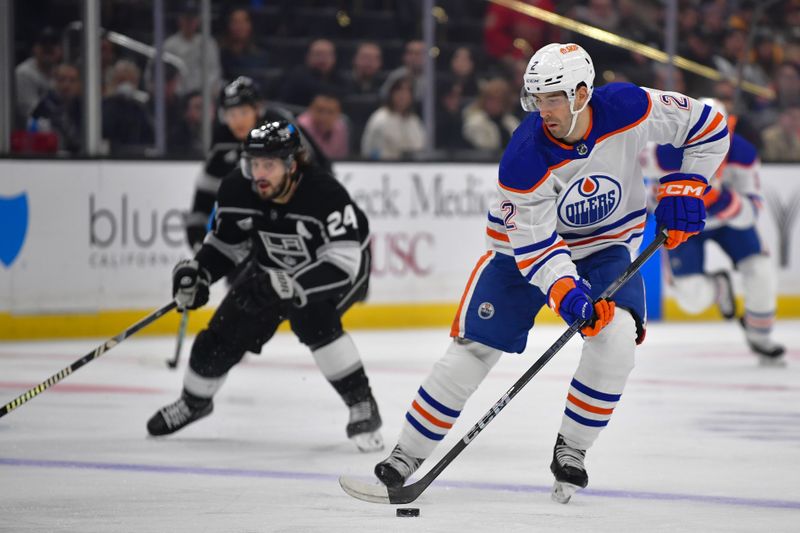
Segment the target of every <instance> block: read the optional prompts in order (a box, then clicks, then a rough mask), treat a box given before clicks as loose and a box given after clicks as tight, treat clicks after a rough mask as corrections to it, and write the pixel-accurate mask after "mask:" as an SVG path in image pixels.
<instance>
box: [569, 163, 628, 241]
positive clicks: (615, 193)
mask: <svg viewBox="0 0 800 533" xmlns="http://www.w3.org/2000/svg"><path fill="white" fill-rule="evenodd" d="M621 197H622V189H621V187H620V185H619V183H618V182H617V181H616V180H615V179H613V178H611V177H610V176H604V175H602V174H593V175H591V176H585V177H583V178H580V179H578V180H576V181H575V182H574V183H572V184H571V185H570V186H569V188H568V189H567V192H566V193H564V196H563V197H562V199H561V201H560V202H559V204H558V217H559V218H560V219H561V221H562V222H563V223H564V224H566V225H567V226H570V227H573V228H581V227H585V226H591V225H593V224H597V223H598V222H600V221H602V220H605V219H606V218H608V217H610V216H611V214H612V213H614V211H616V209H617V206H618V205H619V203H620V199H621Z"/></svg>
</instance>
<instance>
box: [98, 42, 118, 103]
mask: <svg viewBox="0 0 800 533" xmlns="http://www.w3.org/2000/svg"><path fill="white" fill-rule="evenodd" d="M117 59H118V57H117V50H116V48H115V47H114V43H112V42H111V41H110V40H109V39H108V36H107V35H105V34H103V35H102V37H100V72H102V75H101V78H100V83H102V85H103V96H106V95H107V94H108V93H109V91H110V89H109V88H110V87H111V78H112V77H113V71H114V63H116V62H117Z"/></svg>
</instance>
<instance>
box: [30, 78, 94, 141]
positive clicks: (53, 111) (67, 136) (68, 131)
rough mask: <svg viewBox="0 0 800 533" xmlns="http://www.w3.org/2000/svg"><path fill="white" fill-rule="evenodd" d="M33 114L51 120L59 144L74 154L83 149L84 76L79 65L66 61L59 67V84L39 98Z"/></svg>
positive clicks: (38, 118) (35, 117)
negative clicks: (82, 91)
mask: <svg viewBox="0 0 800 533" xmlns="http://www.w3.org/2000/svg"><path fill="white" fill-rule="evenodd" d="M31 116H32V117H33V118H34V119H36V120H37V121H40V120H42V119H44V120H47V121H49V122H50V127H51V129H52V131H54V132H55V133H56V134H57V135H58V143H59V148H60V149H61V150H65V151H67V152H70V153H72V154H76V153H78V152H80V150H81V124H82V122H83V121H82V119H83V113H82V102H81V76H80V72H79V71H78V67H76V66H75V65H71V64H69V63H62V64H60V65H59V66H57V67H56V69H55V86H54V88H53V89H51V90H50V91H48V92H47V94H46V95H45V96H44V98H42V99H41V100H39V103H38V104H37V105H36V107H35V108H34V110H33V113H31Z"/></svg>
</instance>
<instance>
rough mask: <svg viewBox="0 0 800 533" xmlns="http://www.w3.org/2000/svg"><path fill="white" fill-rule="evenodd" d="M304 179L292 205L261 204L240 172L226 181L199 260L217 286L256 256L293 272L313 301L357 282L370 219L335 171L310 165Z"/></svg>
mask: <svg viewBox="0 0 800 533" xmlns="http://www.w3.org/2000/svg"><path fill="white" fill-rule="evenodd" d="M299 180H300V181H299V183H298V186H297V189H296V190H295V192H294V195H293V196H292V198H291V200H290V201H289V202H288V203H286V204H278V203H274V202H271V201H268V200H262V199H261V198H260V197H259V196H258V195H257V194H256V193H255V192H254V191H253V189H252V181H250V180H249V179H247V178H245V177H244V176H243V174H242V172H241V170H239V169H236V170H235V171H233V172H232V173H231V174H230V175H229V176H228V177H226V178H225V179H224V180H223V181H222V185H221V186H220V189H219V193H218V195H217V212H216V216H215V221H214V227H213V229H212V232H211V233H209V234H208V235H207V236H206V239H205V241H204V243H203V246H202V248H201V249H200V251H199V252H198V253H197V256H196V258H197V260H198V262H199V263H200V265H201V267H203V268H205V269H206V270H208V272H209V273H210V274H211V278H212V281H216V280H217V279H219V278H220V277H221V276H223V275H225V274H226V273H228V272H229V271H230V270H232V269H233V268H234V266H235V265H236V264H238V263H240V262H242V261H244V260H245V259H246V258H247V257H248V255H249V254H250V253H251V251H252V252H253V257H254V259H255V261H256V262H257V263H258V265H259V266H260V267H261V268H262V269H265V270H266V269H278V270H282V271H284V272H287V273H288V274H290V275H291V276H292V278H293V279H294V281H295V284H296V285H298V286H299V287H300V288H301V290H302V291H303V292H304V293H305V295H306V297H307V298H308V300H309V301H313V300H314V299H317V298H325V297H327V296H328V295H331V294H335V293H338V292H341V291H342V290H343V289H344V288H346V287H348V286H350V285H351V284H352V283H353V282H354V281H355V280H356V277H357V276H358V274H359V272H360V271H361V269H362V267H364V266H365V265H364V264H363V263H364V250H365V248H366V247H367V246H368V244H369V223H368V221H367V218H366V216H365V215H364V213H363V212H362V211H361V210H360V209H359V208H358V206H357V205H356V204H355V203H353V201H352V199H351V198H350V195H349V194H348V192H347V190H346V189H345V188H344V187H343V186H342V185H341V184H340V183H339V182H338V181H337V180H336V179H335V178H334V177H333V176H332V175H331V174H330V173H328V172H326V171H324V170H322V169H320V168H318V167H307V168H306V169H304V170H303V171H302V174H301V176H300V178H299Z"/></svg>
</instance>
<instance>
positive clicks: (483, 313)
mask: <svg viewBox="0 0 800 533" xmlns="http://www.w3.org/2000/svg"><path fill="white" fill-rule="evenodd" d="M478 316H479V317H481V318H482V319H484V320H489V319H490V318H492V317H493V316H494V306H493V305H492V304H490V303H489V302H483V303H482V304H481V305H479V306H478Z"/></svg>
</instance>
